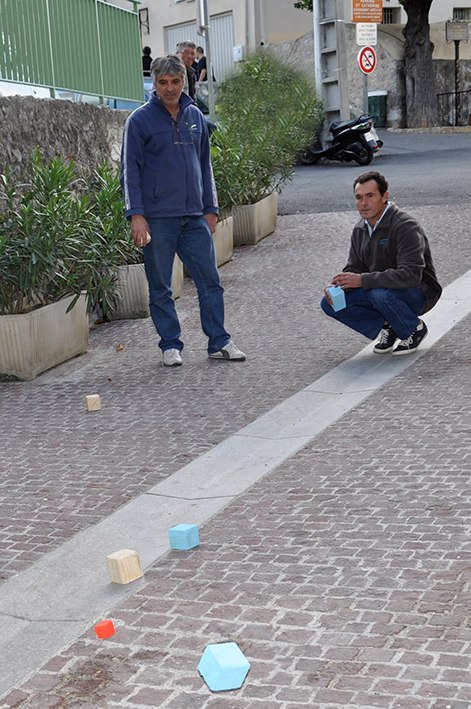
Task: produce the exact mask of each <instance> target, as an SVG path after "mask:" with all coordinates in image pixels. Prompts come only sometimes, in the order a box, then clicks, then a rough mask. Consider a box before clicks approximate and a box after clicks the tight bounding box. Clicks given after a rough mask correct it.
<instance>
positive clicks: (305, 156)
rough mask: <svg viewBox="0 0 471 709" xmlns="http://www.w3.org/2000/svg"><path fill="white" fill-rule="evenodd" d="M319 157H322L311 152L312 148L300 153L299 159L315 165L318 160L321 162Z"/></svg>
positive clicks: (305, 163)
mask: <svg viewBox="0 0 471 709" xmlns="http://www.w3.org/2000/svg"><path fill="white" fill-rule="evenodd" d="M319 159H320V158H318V157H317V155H314V154H313V153H311V151H310V150H305V151H304V152H303V153H299V160H300V161H301V162H302V164H303V165H315V164H316V162H319Z"/></svg>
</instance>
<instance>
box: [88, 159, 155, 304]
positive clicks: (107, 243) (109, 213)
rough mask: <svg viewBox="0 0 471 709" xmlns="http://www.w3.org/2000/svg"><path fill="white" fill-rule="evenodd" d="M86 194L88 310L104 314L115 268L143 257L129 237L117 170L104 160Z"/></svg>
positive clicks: (112, 297) (113, 289) (112, 293)
mask: <svg viewBox="0 0 471 709" xmlns="http://www.w3.org/2000/svg"><path fill="white" fill-rule="evenodd" d="M87 191H88V193H89V194H90V197H91V208H90V214H89V219H88V221H87V225H86V229H87V237H86V238H87V243H88V248H89V250H90V254H92V256H93V258H92V261H93V270H92V269H89V271H88V274H87V290H88V292H89V293H90V294H91V295H90V305H89V307H90V308H91V309H95V308H98V309H100V310H101V312H102V313H103V314H104V315H106V313H107V310H108V308H109V306H110V305H111V306H112V305H113V303H114V300H115V296H116V281H117V271H118V267H119V266H127V265H131V264H135V263H142V262H143V255H142V249H139V248H138V247H137V246H136V244H135V242H134V240H133V239H132V238H131V230H130V225H129V222H128V220H127V219H126V216H125V213H124V201H123V197H122V193H121V185H120V182H119V173H118V171H117V170H115V169H114V168H112V167H111V166H110V165H109V163H108V162H107V161H105V162H104V163H103V164H102V165H99V166H98V167H97V168H96V169H95V172H94V175H93V177H92V179H91V180H89V181H88V182H87ZM96 286H98V287H96Z"/></svg>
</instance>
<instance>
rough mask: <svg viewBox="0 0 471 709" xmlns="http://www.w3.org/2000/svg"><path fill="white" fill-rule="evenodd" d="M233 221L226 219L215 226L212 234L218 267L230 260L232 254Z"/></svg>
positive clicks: (231, 218) (229, 218)
mask: <svg viewBox="0 0 471 709" xmlns="http://www.w3.org/2000/svg"><path fill="white" fill-rule="evenodd" d="M233 233H234V219H233V217H228V218H227V219H223V220H222V221H220V222H218V223H217V224H216V231H215V232H214V234H213V241H214V250H215V251H216V261H217V264H218V266H222V264H223V263H227V262H228V261H230V260H231V258H232V254H233V253H234V237H233Z"/></svg>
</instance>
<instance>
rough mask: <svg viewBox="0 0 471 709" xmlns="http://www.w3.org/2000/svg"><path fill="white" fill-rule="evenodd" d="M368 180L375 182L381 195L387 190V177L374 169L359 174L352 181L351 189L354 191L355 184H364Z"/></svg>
mask: <svg viewBox="0 0 471 709" xmlns="http://www.w3.org/2000/svg"><path fill="white" fill-rule="evenodd" d="M370 180H374V181H375V182H376V184H377V185H378V190H379V193H380V195H381V196H383V195H384V194H385V192H387V191H388V189H389V185H388V181H387V179H386V178H385V176H384V175H382V174H381V173H380V172H376V170H370V171H369V172H364V173H363V174H362V175H359V176H358V177H357V179H356V180H355V182H354V183H353V191H355V187H356V186H357V185H364V184H365V182H369V181H370Z"/></svg>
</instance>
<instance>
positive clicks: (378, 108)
mask: <svg viewBox="0 0 471 709" xmlns="http://www.w3.org/2000/svg"><path fill="white" fill-rule="evenodd" d="M368 113H369V114H370V116H373V119H374V124H375V127H376V128H386V124H387V119H388V92H387V91H368Z"/></svg>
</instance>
